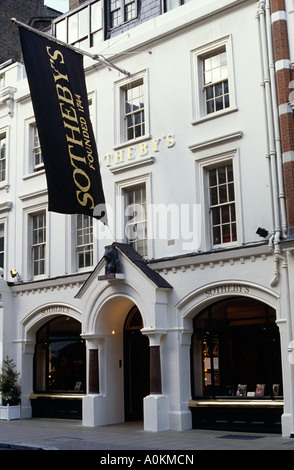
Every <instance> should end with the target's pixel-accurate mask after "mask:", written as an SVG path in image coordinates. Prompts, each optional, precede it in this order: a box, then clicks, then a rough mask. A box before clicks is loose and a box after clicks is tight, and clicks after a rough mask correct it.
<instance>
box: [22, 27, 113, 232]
mask: <svg viewBox="0 0 294 470" xmlns="http://www.w3.org/2000/svg"><path fill="white" fill-rule="evenodd" d="M18 28H19V34H20V40H21V46H22V51H23V57H24V64H25V68H26V73H27V77H28V82H29V87H30V92H31V98H32V103H33V108H34V113H35V118H36V125H37V128H38V133H39V139H40V145H41V150H42V155H43V159H44V166H45V172H46V179H47V185H48V209H49V211H53V212H60V213H63V214H86V215H90V216H92V217H95V218H97V219H101V220H103V221H104V223H106V212H102V213H101V210H99V214H98V213H96V212H98V211H96V212H95V211H94V209H95V206H98V205H99V208H101V207H103V205H105V197H104V192H103V187H102V180H101V174H100V168H99V161H98V152H97V147H96V142H95V138H94V133H93V129H92V124H91V121H90V115H89V106H88V98H87V89H86V81H85V74H84V67H83V56H82V55H81V54H79V53H77V52H76V51H74V50H71V49H68V48H66V47H64V46H61V45H59V44H58V43H55V42H53V41H50V39H47V38H46V37H43V36H40V35H38V34H36V33H35V32H32V31H30V30H27V29H26V28H24V27H22V26H18Z"/></svg>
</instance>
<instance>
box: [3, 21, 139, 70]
mask: <svg viewBox="0 0 294 470" xmlns="http://www.w3.org/2000/svg"><path fill="white" fill-rule="evenodd" d="M10 21H11V22H12V23H14V24H16V25H18V26H22V27H23V28H26V29H28V30H29V31H32V32H33V33H36V34H38V35H39V36H43V37H44V38H46V39H49V40H50V41H53V42H56V43H57V44H60V45H61V46H64V47H67V48H68V49H71V50H73V51H75V52H77V53H79V54H82V55H86V56H88V57H91V59H93V60H98V61H99V62H101V64H103V65H105V67H111V68H113V69H116V70H118V71H119V72H121V73H123V74H124V75H128V76H129V75H130V72H127V71H126V70H124V69H122V68H120V67H118V66H117V65H114V64H113V63H112V62H110V61H108V60H107V59H105V58H101V57H100V56H99V54H91V53H90V52H87V51H84V50H82V49H79V48H78V47H75V46H72V45H70V44H68V43H67V42H64V41H61V40H60V39H57V38H55V37H53V36H50V34H46V33H43V31H40V30H38V29H35V28H32V27H31V26H28V25H27V24H25V23H22V22H21V21H18V20H16V18H11V20H10Z"/></svg>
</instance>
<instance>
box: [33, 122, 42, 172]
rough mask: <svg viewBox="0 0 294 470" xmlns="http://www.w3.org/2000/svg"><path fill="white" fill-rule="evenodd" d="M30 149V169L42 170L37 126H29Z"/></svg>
mask: <svg viewBox="0 0 294 470" xmlns="http://www.w3.org/2000/svg"><path fill="white" fill-rule="evenodd" d="M31 148H32V167H33V170H34V171H39V170H41V169H43V168H44V161H43V155H42V151H41V145H40V139H39V134H38V129H37V126H36V125H35V124H34V125H31Z"/></svg>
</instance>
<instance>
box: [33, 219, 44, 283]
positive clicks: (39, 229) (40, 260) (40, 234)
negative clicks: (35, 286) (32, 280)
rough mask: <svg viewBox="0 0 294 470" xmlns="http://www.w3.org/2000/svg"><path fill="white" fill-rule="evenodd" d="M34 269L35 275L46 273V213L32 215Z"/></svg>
mask: <svg viewBox="0 0 294 470" xmlns="http://www.w3.org/2000/svg"><path fill="white" fill-rule="evenodd" d="M31 230H32V239H31V240H32V268H33V269H32V270H33V275H34V276H40V275H43V274H45V263H46V213H45V212H40V213H38V214H33V215H32V216H31Z"/></svg>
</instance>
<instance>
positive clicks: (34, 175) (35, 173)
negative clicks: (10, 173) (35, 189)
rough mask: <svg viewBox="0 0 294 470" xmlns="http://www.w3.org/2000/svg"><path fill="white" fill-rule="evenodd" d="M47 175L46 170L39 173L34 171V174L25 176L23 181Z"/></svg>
mask: <svg viewBox="0 0 294 470" xmlns="http://www.w3.org/2000/svg"><path fill="white" fill-rule="evenodd" d="M44 174H45V169H44V168H42V169H41V170H37V171H34V172H33V173H29V174H27V175H25V176H23V178H22V179H23V180H24V181H26V180H29V179H31V178H35V177H36V176H39V175H44Z"/></svg>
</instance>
